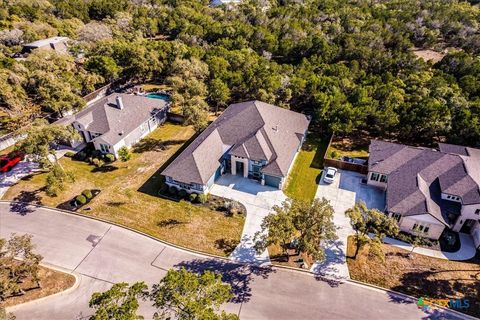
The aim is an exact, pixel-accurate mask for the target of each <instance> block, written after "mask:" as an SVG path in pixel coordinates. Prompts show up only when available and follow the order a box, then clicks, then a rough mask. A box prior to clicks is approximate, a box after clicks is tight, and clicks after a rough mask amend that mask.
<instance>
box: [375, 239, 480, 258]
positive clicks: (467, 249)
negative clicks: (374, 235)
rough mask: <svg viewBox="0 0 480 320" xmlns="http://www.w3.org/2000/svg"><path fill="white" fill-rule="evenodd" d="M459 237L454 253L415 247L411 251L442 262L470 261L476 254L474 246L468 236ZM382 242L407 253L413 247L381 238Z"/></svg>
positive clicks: (398, 241)
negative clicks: (442, 260) (458, 245)
mask: <svg viewBox="0 0 480 320" xmlns="http://www.w3.org/2000/svg"><path fill="white" fill-rule="evenodd" d="M459 235H460V249H459V250H458V251H456V252H445V251H439V250H433V249H428V248H421V247H416V248H415V249H414V250H413V252H414V253H418V254H422V255H424V256H428V257H433V258H438V259H444V260H455V261H464V260H470V259H472V258H473V257H475V255H476V253H477V249H475V246H474V244H473V239H472V237H471V236H470V235H468V234H465V233H459ZM383 242H385V243H388V244H390V245H392V246H395V247H397V248H400V249H405V250H408V251H412V249H413V246H412V245H410V244H409V243H406V242H403V241H400V240H397V239H392V238H388V237H385V238H383Z"/></svg>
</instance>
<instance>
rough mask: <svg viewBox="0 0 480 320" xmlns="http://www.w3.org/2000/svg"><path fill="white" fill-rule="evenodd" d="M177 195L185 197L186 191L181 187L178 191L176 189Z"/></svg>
mask: <svg viewBox="0 0 480 320" xmlns="http://www.w3.org/2000/svg"><path fill="white" fill-rule="evenodd" d="M178 196H179V197H180V198H182V199H185V197H186V196H187V191H185V190H183V189H181V190H180V191H178Z"/></svg>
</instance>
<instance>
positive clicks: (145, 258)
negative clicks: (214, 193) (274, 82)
mask: <svg viewBox="0 0 480 320" xmlns="http://www.w3.org/2000/svg"><path fill="white" fill-rule="evenodd" d="M16 208H17V207H16V206H11V204H10V203H7V202H3V203H0V237H2V238H5V237H8V236H9V235H10V234H11V233H13V232H16V233H18V234H24V233H29V234H32V235H33V242H34V243H35V245H36V246H37V247H36V251H37V252H39V253H40V254H42V255H43V257H44V262H46V263H49V264H54V265H56V266H58V267H60V268H64V269H66V270H67V271H68V272H75V273H76V274H78V275H79V277H80V281H79V285H78V287H77V288H76V289H74V290H72V291H70V292H69V293H65V294H63V295H57V296H53V297H48V298H46V299H43V300H40V301H36V302H35V301H34V302H31V303H27V304H24V305H20V306H17V307H13V308H9V309H8V310H9V311H12V312H14V313H15V315H16V316H17V319H18V320H23V319H36V320H44V319H45V320H47V319H48V320H57V319H58V320H63V319H88V318H89V316H90V315H91V314H92V309H90V308H89V307H88V301H89V299H90V297H91V294H92V293H93V292H98V291H104V290H107V289H108V288H110V287H111V285H112V284H113V283H116V282H119V281H128V282H130V283H131V282H134V281H145V282H146V283H147V284H148V285H150V286H151V285H152V284H153V283H157V282H158V281H159V280H160V279H161V278H162V277H163V276H164V275H165V273H166V271H167V270H168V269H170V268H172V267H173V268H180V267H185V268H186V269H187V270H190V271H194V272H201V271H203V270H206V269H209V270H214V271H215V272H218V273H220V274H222V278H223V280H224V281H226V282H227V283H229V284H230V285H231V286H232V291H233V294H234V297H233V299H232V300H231V301H230V302H229V303H228V304H227V305H225V306H224V309H225V310H226V311H227V312H233V313H235V314H237V315H238V316H239V317H240V318H241V319H243V320H249V319H255V320H258V319H279V320H283V319H318V318H319V317H321V318H324V319H372V320H376V319H394V320H396V319H399V320H400V319H402V320H405V319H426V318H428V319H461V317H458V316H455V315H453V314H451V313H447V312H446V311H442V310H436V311H433V312H434V313H433V314H426V313H424V312H422V311H421V310H419V309H417V306H416V305H415V301H412V300H408V299H404V298H402V297H401V296H399V295H396V294H393V293H385V292H384V291H380V290H374V289H371V288H366V287H363V286H359V285H354V284H350V283H345V284H339V285H332V284H330V283H328V282H324V281H320V280H317V279H315V278H314V277H312V276H311V275H309V274H305V273H300V272H293V271H290V270H283V269H277V268H259V267H255V266H249V265H245V264H236V263H232V262H228V261H226V260H222V259H212V258H208V257H204V256H201V255H196V254H192V253H190V252H186V251H183V250H179V249H176V248H172V247H170V246H168V245H165V244H163V243H161V242H159V241H156V240H153V239H150V238H148V237H145V236H142V235H140V234H137V233H135V232H132V231H129V230H126V229H123V228H119V227H116V226H112V225H110V224H107V223H103V222H99V221H95V220H90V219H87V218H83V217H78V216H74V215H70V214H65V213H62V212H58V211H56V210H50V209H41V208H33V207H27V206H23V210H22V211H21V212H17V209H16ZM186 236H189V235H186ZM190 236H192V235H190ZM193 236H194V235H193ZM140 305H141V307H140V312H139V313H140V314H142V315H143V316H145V319H151V318H152V315H153V312H154V310H153V308H152V306H151V302H150V301H140Z"/></svg>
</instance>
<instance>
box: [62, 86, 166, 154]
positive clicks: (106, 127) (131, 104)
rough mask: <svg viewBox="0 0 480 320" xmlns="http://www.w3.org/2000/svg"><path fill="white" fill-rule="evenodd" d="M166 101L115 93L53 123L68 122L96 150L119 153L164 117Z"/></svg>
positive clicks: (163, 120) (153, 127)
mask: <svg viewBox="0 0 480 320" xmlns="http://www.w3.org/2000/svg"><path fill="white" fill-rule="evenodd" d="M168 108H169V104H168V103H167V102H166V101H164V100H161V99H154V98H148V97H146V96H137V95H132V94H121V93H114V94H111V95H109V96H106V97H104V98H101V99H100V100H97V101H96V102H94V103H92V104H91V105H89V106H87V107H86V108H85V109H83V110H82V111H80V112H78V113H76V114H74V115H71V116H68V117H65V118H62V119H60V120H59V121H57V122H56V124H63V125H67V124H71V125H72V126H73V127H74V128H75V129H76V130H77V131H78V132H79V133H80V135H81V137H82V140H83V141H84V142H86V143H92V144H93V145H94V147H95V149H96V150H99V151H101V152H103V153H111V154H114V155H115V157H117V156H118V150H119V149H120V148H122V147H123V146H126V147H131V146H132V145H134V144H135V143H137V142H138V141H139V140H140V139H142V138H143V137H145V136H146V135H147V134H149V133H150V132H152V131H153V130H154V129H155V128H157V127H158V125H159V124H162V123H163V122H165V120H166V119H167V111H168Z"/></svg>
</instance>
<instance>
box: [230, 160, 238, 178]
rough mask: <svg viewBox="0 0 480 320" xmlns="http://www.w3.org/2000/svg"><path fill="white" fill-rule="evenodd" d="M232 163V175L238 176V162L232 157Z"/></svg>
mask: <svg viewBox="0 0 480 320" xmlns="http://www.w3.org/2000/svg"><path fill="white" fill-rule="evenodd" d="M230 163H231V167H232V175H236V174H237V161H236V160H235V158H234V157H232V159H231V160H230Z"/></svg>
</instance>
